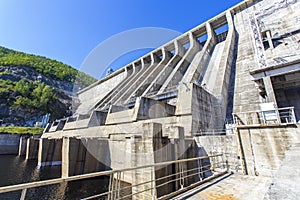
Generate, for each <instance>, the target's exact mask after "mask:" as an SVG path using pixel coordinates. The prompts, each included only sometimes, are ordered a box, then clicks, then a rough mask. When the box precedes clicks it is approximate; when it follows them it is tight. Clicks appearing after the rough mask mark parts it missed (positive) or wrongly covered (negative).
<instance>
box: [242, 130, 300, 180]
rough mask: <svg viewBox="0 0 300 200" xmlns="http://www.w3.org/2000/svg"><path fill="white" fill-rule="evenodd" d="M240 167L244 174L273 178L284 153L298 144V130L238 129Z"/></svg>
mask: <svg viewBox="0 0 300 200" xmlns="http://www.w3.org/2000/svg"><path fill="white" fill-rule="evenodd" d="M238 137H239V139H238V141H239V145H240V150H241V160H243V161H244V163H245V164H244V165H242V167H243V166H244V167H243V168H244V170H245V173H246V174H249V175H259V176H273V174H274V173H276V171H277V170H278V169H279V167H280V166H281V163H282V161H283V159H284V158H285V153H286V152H287V151H288V150H289V149H290V148H291V147H293V146H294V145H295V144H298V143H300V128H298V127H295V126H292V127H289V126H286V127H256V128H255V127H254V128H242V129H238Z"/></svg>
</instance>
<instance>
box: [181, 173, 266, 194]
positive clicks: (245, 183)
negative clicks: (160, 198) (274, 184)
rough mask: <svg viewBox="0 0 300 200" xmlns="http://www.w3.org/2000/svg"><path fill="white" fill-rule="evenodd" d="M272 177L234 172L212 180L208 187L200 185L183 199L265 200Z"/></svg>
mask: <svg viewBox="0 0 300 200" xmlns="http://www.w3.org/2000/svg"><path fill="white" fill-rule="evenodd" d="M270 180H271V179H270V178H266V177H253V176H252V177H250V176H243V175H236V174H233V175H231V176H229V177H227V178H225V179H223V180H221V181H219V182H211V183H212V185H208V188H206V189H203V186H199V187H197V188H195V189H193V190H191V191H190V192H189V193H188V194H186V196H185V197H184V198H182V199H189V200H218V199H224V200H250V199H251V200H263V199H264V196H265V195H266V192H267V190H268V185H269V184H270Z"/></svg>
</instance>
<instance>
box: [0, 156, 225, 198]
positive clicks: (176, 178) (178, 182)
mask: <svg viewBox="0 0 300 200" xmlns="http://www.w3.org/2000/svg"><path fill="white" fill-rule="evenodd" d="M174 169H175V170H174ZM227 171H228V162H227V161H226V160H225V157H224V156H223V154H216V155H211V156H203V157H196V158H188V159H181V160H176V161H168V162H161V163H156V164H151V165H144V166H139V167H133V168H127V169H122V170H110V171H103V172H96V173H89V174H83V175H76V176H71V177H65V178H57V179H50V180H45V181H37V182H31V183H23V184H18V185H12V186H5V187H0V194H1V193H8V192H14V191H21V198H20V199H22V200H23V199H25V197H26V193H27V190H29V189H31V188H37V187H42V186H49V185H54V184H60V183H63V182H71V181H76V180H83V179H88V178H94V177H103V176H105V177H110V181H109V190H108V191H107V192H103V193H101V194H96V195H94V196H89V197H82V199H95V198H97V199H98V198H99V197H102V198H104V199H110V200H111V199H132V197H136V198H138V199H139V198H144V199H145V198H146V199H168V198H170V197H171V196H175V195H176V194H178V192H180V191H181V190H182V191H184V190H186V189H187V188H190V187H192V186H198V185H200V184H201V183H202V182H207V181H208V180H211V179H213V178H215V177H218V176H221V175H223V174H225V173H227ZM129 173H130V174H131V175H132V176H131V177H134V178H132V180H131V184H130V185H128V184H127V185H124V184H121V181H122V179H123V178H124V175H126V174H127V175H128V174H129ZM83 196H84V194H83Z"/></svg>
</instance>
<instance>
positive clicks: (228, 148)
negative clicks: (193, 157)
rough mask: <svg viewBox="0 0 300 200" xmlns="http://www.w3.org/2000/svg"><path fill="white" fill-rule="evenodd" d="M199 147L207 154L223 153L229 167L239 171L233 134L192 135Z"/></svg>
mask: <svg viewBox="0 0 300 200" xmlns="http://www.w3.org/2000/svg"><path fill="white" fill-rule="evenodd" d="M194 139H195V141H196V142H197V144H198V146H199V147H200V148H203V149H204V150H205V152H207V154H208V155H214V154H220V153H222V154H223V159H224V160H227V161H228V164H229V169H230V170H231V171H233V172H235V173H236V172H241V165H240V159H239V158H240V156H239V153H238V152H239V151H238V144H237V140H236V136H235V135H223V136H216V135H215V136H214V135H212V136H197V137H194Z"/></svg>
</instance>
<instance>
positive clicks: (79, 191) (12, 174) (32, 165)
mask: <svg viewBox="0 0 300 200" xmlns="http://www.w3.org/2000/svg"><path fill="white" fill-rule="evenodd" d="M60 176H61V166H51V167H50V166H46V167H42V168H40V169H39V168H37V161H36V160H25V158H24V157H19V156H14V155H0V187H2V186H7V185H13V184H19V183H26V182H33V181H38V180H47V179H53V178H59V177H60ZM107 183H108V179H107V178H95V179H89V180H84V181H73V182H70V183H61V184H55V185H51V186H45V187H39V188H33V189H29V190H27V194H26V199H30V200H34V199H37V200H44V199H51V200H52V199H53V200H54V199H55V200H56V199H62V200H69V199H70V200H73V199H80V198H83V197H88V196H92V195H94V194H99V193H101V192H104V191H106V190H107ZM20 196H21V191H16V192H11V193H4V194H0V200H6V199H7V200H14V199H19V198H20Z"/></svg>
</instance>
